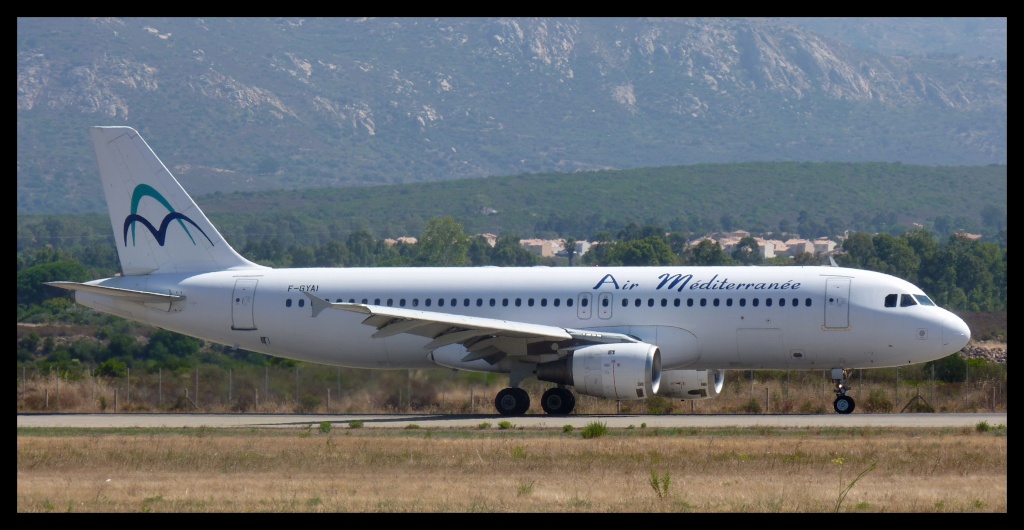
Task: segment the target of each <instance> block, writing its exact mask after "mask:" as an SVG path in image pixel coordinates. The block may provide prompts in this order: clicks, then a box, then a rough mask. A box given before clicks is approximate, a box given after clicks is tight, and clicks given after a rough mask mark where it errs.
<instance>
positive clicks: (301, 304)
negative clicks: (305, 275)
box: [299, 298, 306, 307]
mask: <svg viewBox="0 0 1024 530" xmlns="http://www.w3.org/2000/svg"><path fill="white" fill-rule="evenodd" d="M305 305H306V300H305V299H302V298H299V307H304V306H305Z"/></svg>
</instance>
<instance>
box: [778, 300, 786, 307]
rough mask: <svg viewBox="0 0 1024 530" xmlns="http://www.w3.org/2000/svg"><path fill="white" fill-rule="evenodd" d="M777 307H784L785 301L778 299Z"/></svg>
mask: <svg viewBox="0 0 1024 530" xmlns="http://www.w3.org/2000/svg"><path fill="white" fill-rule="evenodd" d="M779 307H786V299H785V298H779Z"/></svg>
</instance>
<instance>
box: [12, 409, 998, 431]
mask: <svg viewBox="0 0 1024 530" xmlns="http://www.w3.org/2000/svg"><path fill="white" fill-rule="evenodd" d="M325 421H326V422H330V423H331V424H333V425H335V426H338V427H342V426H347V425H348V424H349V423H351V422H354V421H359V422H362V424H363V427H367V428H374V427H376V428H405V427H408V426H409V425H416V426H418V427H420V428H440V429H460V428H463V429H464V428H478V427H479V426H480V425H481V424H482V423H490V424H491V425H492V426H494V427H497V425H498V423H500V422H502V421H508V422H509V423H511V424H512V425H513V426H515V427H517V428H519V427H522V428H531V429H533V428H536V429H561V428H562V427H563V426H565V425H572V426H573V427H574V428H582V427H585V426H587V425H588V424H590V423H594V422H599V423H604V424H605V426H606V427H610V428H628V427H630V426H632V427H637V428H639V427H641V426H642V425H644V424H646V425H647V427H650V428H687V429H688V428H698V429H699V428H728V427H736V428H749V427H771V428H846V427H880V428H881V427H885V428H893V427H911V428H942V427H974V426H976V425H978V424H979V423H981V422H986V423H988V424H989V425H990V426H992V427H995V426H997V425H1003V426H1006V413H1005V412H1004V413H984V412H983V413H972V414H945V413H943V414H848V415H840V414H706V415H705V414H676V415H585V416H577V415H570V416H548V415H527V416H511V417H509V416H499V415H497V414H493V415H488V414H466V415H451V414H18V428H19V429H20V428H28V427H42V428H132V427H139V428H160V427H167V428H186V427H188V428H200V427H206V428H214V429H221V428H267V427H279V428H294V427H307V426H319V425H320V424H321V423H322V422H325Z"/></svg>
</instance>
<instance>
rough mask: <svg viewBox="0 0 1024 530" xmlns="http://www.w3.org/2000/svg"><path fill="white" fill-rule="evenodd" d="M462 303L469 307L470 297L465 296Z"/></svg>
mask: <svg viewBox="0 0 1024 530" xmlns="http://www.w3.org/2000/svg"><path fill="white" fill-rule="evenodd" d="M462 305H463V306H465V307H469V298H463V299H462Z"/></svg>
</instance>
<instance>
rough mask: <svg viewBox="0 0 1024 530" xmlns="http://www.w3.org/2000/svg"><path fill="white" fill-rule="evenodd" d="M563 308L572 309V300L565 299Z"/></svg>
mask: <svg viewBox="0 0 1024 530" xmlns="http://www.w3.org/2000/svg"><path fill="white" fill-rule="evenodd" d="M565 307H572V298H566V299H565Z"/></svg>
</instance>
